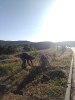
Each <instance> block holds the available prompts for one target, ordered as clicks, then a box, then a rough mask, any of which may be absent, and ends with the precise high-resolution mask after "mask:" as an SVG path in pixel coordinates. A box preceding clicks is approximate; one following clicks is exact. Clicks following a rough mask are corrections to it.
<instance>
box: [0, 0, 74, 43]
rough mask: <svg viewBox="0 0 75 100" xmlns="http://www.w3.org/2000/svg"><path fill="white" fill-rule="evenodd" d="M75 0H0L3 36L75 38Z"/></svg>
mask: <svg viewBox="0 0 75 100" xmlns="http://www.w3.org/2000/svg"><path fill="white" fill-rule="evenodd" d="M74 13H75V0H0V40H13V41H14V40H28V41H53V42H57V41H71V40H75V38H74V34H75V14H74Z"/></svg>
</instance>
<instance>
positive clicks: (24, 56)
mask: <svg viewBox="0 0 75 100" xmlns="http://www.w3.org/2000/svg"><path fill="white" fill-rule="evenodd" d="M20 58H21V60H22V69H25V68H26V61H27V63H28V65H30V66H33V63H32V60H33V59H34V57H33V56H31V55H29V54H27V53H21V54H20ZM29 61H30V62H31V64H30V63H29Z"/></svg>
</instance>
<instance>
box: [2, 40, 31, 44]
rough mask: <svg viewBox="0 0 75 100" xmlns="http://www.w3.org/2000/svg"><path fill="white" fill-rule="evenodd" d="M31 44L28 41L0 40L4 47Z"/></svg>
mask: <svg viewBox="0 0 75 100" xmlns="http://www.w3.org/2000/svg"><path fill="white" fill-rule="evenodd" d="M31 43H32V42H30V41H4V40H0V44H4V45H24V44H31Z"/></svg>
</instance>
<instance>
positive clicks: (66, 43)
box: [55, 41, 75, 47]
mask: <svg viewBox="0 0 75 100" xmlns="http://www.w3.org/2000/svg"><path fill="white" fill-rule="evenodd" d="M55 44H56V45H58V46H62V45H63V46H69V47H75V41H63V42H56V43H55Z"/></svg>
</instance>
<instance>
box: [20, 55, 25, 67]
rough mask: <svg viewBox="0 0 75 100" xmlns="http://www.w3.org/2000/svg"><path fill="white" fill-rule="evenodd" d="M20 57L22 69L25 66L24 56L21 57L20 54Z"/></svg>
mask: <svg viewBox="0 0 75 100" xmlns="http://www.w3.org/2000/svg"><path fill="white" fill-rule="evenodd" d="M20 58H21V60H22V69H24V68H26V59H24V58H23V57H22V55H20Z"/></svg>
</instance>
